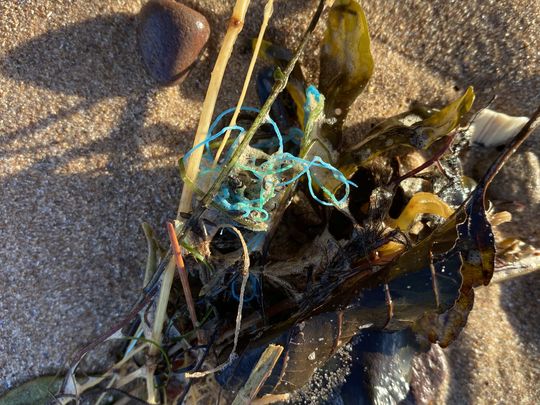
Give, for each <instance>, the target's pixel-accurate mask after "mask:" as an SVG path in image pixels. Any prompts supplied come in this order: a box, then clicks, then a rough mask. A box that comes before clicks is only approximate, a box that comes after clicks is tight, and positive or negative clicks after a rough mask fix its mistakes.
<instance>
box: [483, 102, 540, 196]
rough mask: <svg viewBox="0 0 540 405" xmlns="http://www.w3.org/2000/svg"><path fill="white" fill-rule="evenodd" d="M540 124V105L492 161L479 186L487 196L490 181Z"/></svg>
mask: <svg viewBox="0 0 540 405" xmlns="http://www.w3.org/2000/svg"><path fill="white" fill-rule="evenodd" d="M539 124H540V106H539V107H538V108H537V109H536V111H535V112H534V113H533V114H532V116H531V118H530V119H529V121H527V123H526V124H525V126H524V127H523V128H522V129H521V131H519V132H518V134H517V135H516V136H515V137H514V138H512V140H511V141H510V143H509V144H508V145H506V147H505V148H504V150H503V152H502V153H501V154H500V155H499V156H498V157H497V159H495V161H494V162H493V163H492V165H491V166H490V168H489V169H488V171H487V172H486V174H485V175H484V177H483V178H482V180H481V181H480V183H479V185H478V188H479V189H483V194H484V196H485V194H486V190H487V188H488V186H489V185H490V183H491V182H492V181H493V179H494V178H495V176H496V175H497V173H499V171H500V170H501V168H502V167H503V166H504V164H505V163H506V162H507V161H508V159H509V158H510V156H512V155H513V154H514V153H515V152H516V150H517V149H518V148H519V147H520V146H521V144H522V143H523V142H525V140H526V139H527V138H528V137H529V136H530V135H531V134H532V133H533V131H534V130H535V129H536V128H537V127H538V125H539Z"/></svg>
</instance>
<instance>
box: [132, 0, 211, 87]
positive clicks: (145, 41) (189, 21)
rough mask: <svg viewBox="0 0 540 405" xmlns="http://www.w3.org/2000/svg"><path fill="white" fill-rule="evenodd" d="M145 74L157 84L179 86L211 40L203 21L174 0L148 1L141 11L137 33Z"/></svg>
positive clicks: (208, 30) (202, 18) (200, 16)
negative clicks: (177, 84)
mask: <svg viewBox="0 0 540 405" xmlns="http://www.w3.org/2000/svg"><path fill="white" fill-rule="evenodd" d="M137 35H138V42H139V51H140V53H141V56H142V59H143V62H144V65H145V67H146V70H147V71H148V73H149V74H150V76H152V77H153V78H154V79H155V80H156V81H157V82H158V83H159V84H161V85H166V86H170V85H173V84H176V83H179V82H181V81H182V80H184V79H185V78H186V76H187V74H188V73H189V71H190V67H191V66H192V65H193V63H194V62H195V61H196V60H197V58H198V56H199V53H200V52H201V50H202V49H203V47H204V46H205V44H206V42H207V41H208V37H209V36H210V27H209V25H208V21H207V20H206V18H205V17H204V16H203V15H202V14H200V13H198V12H197V11H195V10H193V9H191V8H189V7H187V6H185V5H183V4H180V3H177V2H175V1H173V0H151V1H149V2H148V3H146V5H144V7H143V8H142V9H141V12H140V15H139V26H138V30H137Z"/></svg>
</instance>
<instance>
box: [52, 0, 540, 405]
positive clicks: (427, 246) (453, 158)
mask: <svg viewBox="0 0 540 405" xmlns="http://www.w3.org/2000/svg"><path fill="white" fill-rule="evenodd" d="M248 3H249V1H241V0H239V1H238V2H237V3H236V5H235V8H234V10H233V18H232V20H231V21H233V22H234V21H236V22H238V24H231V25H230V26H229V29H228V32H227V35H226V37H225V40H224V46H223V48H222V50H221V51H220V55H219V56H218V60H217V62H216V67H215V70H214V73H213V76H212V81H211V84H210V86H209V90H208V92H207V97H206V98H205V102H204V104H203V112H202V114H201V120H200V122H199V126H198V129H197V133H196V136H195V141H194V145H193V147H192V149H191V150H189V151H188V152H187V153H186V154H185V155H184V156H183V157H181V158H180V159H179V171H180V174H181V177H182V179H183V181H184V191H183V194H182V198H181V201H180V205H179V209H178V217H177V218H176V219H175V220H174V221H171V222H169V223H168V224H167V231H168V235H169V239H170V240H169V243H168V245H169V246H170V247H169V249H168V250H167V251H165V249H163V248H162V247H161V245H160V243H159V241H158V240H157V239H156V236H155V233H154V232H153V230H152V229H151V227H150V226H149V225H148V224H143V230H144V234H145V236H146V239H147V245H148V259H147V264H146V272H145V279H144V283H145V285H144V290H143V294H142V296H141V298H140V300H139V302H138V303H137V304H136V305H135V306H134V308H133V309H132V310H131V312H130V313H129V314H128V315H127V316H126V317H125V318H124V319H123V320H122V321H121V322H119V323H118V324H117V325H115V326H114V327H113V328H112V329H111V330H109V331H107V332H106V333H104V334H103V335H101V336H99V337H98V338H97V339H95V340H94V341H93V342H91V343H90V344H89V345H88V346H87V347H85V348H82V349H81V350H79V351H78V352H77V353H75V354H74V355H73V357H72V358H71V361H70V363H69V366H68V371H67V373H66V375H65V377H64V379H63V382H62V384H61V387H60V388H59V391H58V393H57V394H56V396H55V399H54V403H61V404H69V403H73V402H80V401H84V400H90V399H92V398H96V397H97V399H96V400H95V402H96V403H103V402H104V401H105V399H107V401H109V402H115V401H118V402H119V403H120V402H121V401H125V400H128V401H131V402H132V403H151V404H155V403H182V402H186V403H223V402H225V403H248V402H250V401H254V403H256V402H257V401H259V400H261V401H266V402H271V401H282V400H285V399H287V398H289V396H290V395H291V394H292V393H294V392H296V391H298V390H299V389H301V388H302V387H303V386H304V385H305V384H306V383H307V382H308V381H309V379H310V377H311V376H312V374H313V373H314V372H315V370H317V369H319V368H325V367H328V366H329V364H330V363H331V362H332V359H333V358H334V355H335V354H336V352H337V351H338V350H340V348H342V347H343V346H344V345H346V344H348V343H349V342H353V341H355V342H357V338H358V336H362V335H363V336H374V339H376V341H377V342H379V343H381V344H382V343H384V342H390V343H391V344H396V345H397V344H398V343H399V344H401V343H400V342H402V340H403V346H399V348H398V349H399V350H398V349H396V350H395V352H392V353H391V357H389V358H384V357H381V356H379V355H378V354H377V355H375V354H373V355H371V357H369V356H368V355H367V354H366V353H367V352H368V351H369V350H371V351H374V350H375V349H373V348H367V347H364V348H363V349H361V350H363V351H362V353H363V354H362V355H363V356H367V357H366V359H368V360H366V364H368V365H369V364H372V363H373V367H371V368H370V369H369V370H367V371H366V375H367V376H368V377H369V381H370V384H371V385H373V384H376V383H377V381H380V380H381V374H380V370H379V371H377V369H376V367H375V364H379V365H380V364H383V365H384V364H386V363H387V362H389V361H394V360H395V359H398V360H399V361H403V364H404V365H403V368H402V369H400V370H398V371H397V372H396V373H395V375H394V376H393V377H392V378H394V379H395V380H396V381H398V380H399V381H402V380H403V381H404V384H403V385H402V386H401V388H403V387H406V386H407V382H406V379H407V378H408V377H407V374H408V371H407V370H410V361H411V359H412V358H413V357H414V355H415V354H416V353H418V352H421V351H425V350H427V348H429V347H430V345H431V344H433V343H437V344H439V345H440V346H443V347H445V346H447V345H449V344H451V343H452V341H454V340H455V339H456V337H457V336H458V334H459V333H460V331H461V330H462V329H463V327H465V324H466V321H467V317H468V314H469V312H470V310H471V309H472V306H473V303H474V289H475V288H477V287H480V286H485V285H488V284H489V283H490V281H491V279H492V277H493V275H494V272H495V270H496V263H495V257H496V240H495V237H494V234H493V227H492V225H491V224H490V218H494V216H493V215H492V214H491V213H488V212H487V211H486V190H487V188H488V187H489V184H490V183H491V181H492V180H493V178H494V177H495V175H496V174H497V172H498V171H499V170H500V169H501V167H502V165H503V164H504V163H505V162H506V161H507V160H508V158H509V157H510V156H511V155H512V153H513V152H514V151H515V150H516V149H517V147H519V145H520V144H521V143H522V142H523V141H524V140H525V139H526V138H527V136H529V135H530V133H531V132H532V130H533V129H534V128H535V127H536V126H537V125H538V123H539V116H540V110H537V111H536V112H535V113H534V114H533V116H532V118H531V120H529V121H528V122H527V124H526V125H525V126H524V127H523V128H522V129H521V131H520V132H519V134H518V135H517V136H516V137H515V138H514V139H513V140H512V141H511V142H510V143H509V145H508V146H507V147H506V148H505V149H504V150H503V151H502V152H501V155H500V156H499V158H498V159H497V160H496V161H495V162H494V163H493V165H492V166H491V167H490V169H489V170H488V171H487V173H486V174H485V176H484V177H482V178H481V179H480V181H479V183H478V184H477V185H476V187H474V189H473V190H472V191H471V190H470V187H469V185H468V184H466V182H465V181H464V180H463V177H462V173H461V168H460V167H459V166H460V165H459V156H458V153H457V152H458V148H455V150H454V149H453V148H452V146H453V145H454V142H455V141H456V140H459V141H460V142H466V141H467V140H466V139H465V138H464V133H465V131H464V130H463V128H464V127H465V126H466V125H467V123H468V118H467V117H468V113H469V112H470V111H471V109H472V105H473V101H474V97H475V94H474V91H473V89H472V88H471V87H469V88H467V90H466V91H465V92H464V93H463V95H461V96H460V97H459V98H457V99H456V100H454V101H452V102H450V103H449V104H448V105H446V106H444V107H442V108H441V109H431V108H430V109H421V110H419V109H411V111H407V112H405V113H403V114H400V115H399V116H396V117H391V118H389V119H387V120H385V121H383V122H381V123H380V124H379V125H377V126H376V127H374V128H373V130H372V131H371V132H370V133H369V134H368V135H367V136H366V137H365V138H364V139H363V140H362V141H361V142H360V143H358V144H356V145H354V146H352V147H344V146H343V129H344V125H345V120H346V117H347V115H348V113H349V111H350V109H351V106H352V105H353V103H354V102H355V100H356V99H357V98H358V96H359V95H360V94H361V92H362V91H363V90H364V88H365V87H366V85H367V83H368V82H369V80H370V78H371V75H372V73H373V69H374V62H373V58H372V55H371V51H370V37H369V30H368V25H367V20H366V16H365V15H364V12H363V10H362V7H361V6H360V4H359V3H358V2H357V1H355V0H337V1H335V2H333V5H329V4H327V2H325V1H324V0H321V1H320V2H319V4H318V7H317V9H316V11H315V12H314V15H313V18H312V20H311V22H310V24H309V26H308V27H307V29H306V31H305V33H304V35H303V36H302V39H301V42H300V44H299V45H298V47H297V49H296V51H294V52H290V51H288V50H287V49H285V48H282V47H280V46H277V45H275V44H272V43H271V42H268V41H264V40H263V37H264V34H265V30H266V26H267V23H268V21H269V19H270V17H271V15H272V10H273V2H272V1H271V0H270V1H269V2H268V3H267V6H266V7H265V16H264V19H263V24H262V27H261V30H260V33H259V36H258V38H257V40H255V41H254V45H253V57H252V61H251V64H250V66H249V68H248V72H247V75H246V80H245V81H244V88H243V91H242V95H241V96H240V98H239V100H238V103H237V105H236V107H234V108H231V109H228V110H225V111H224V112H222V113H220V114H218V116H217V117H216V118H215V119H214V120H213V121H212V116H213V110H214V106H215V103H216V100H217V97H218V93H219V87H220V83H221V79H222V77H223V72H224V69H225V66H226V64H227V60H228V58H229V56H230V51H231V50H232V47H233V45H234V42H235V40H236V37H237V36H238V34H239V32H240V30H241V24H242V21H243V19H244V17H245V15H246V11H247V6H248ZM327 9H329V11H328V19H327V26H326V31H325V33H324V37H323V40H322V46H321V56H320V62H321V71H320V77H319V84H318V87H317V86H315V85H313V84H309V83H307V82H306V79H305V77H304V75H303V73H302V69H301V68H300V66H299V65H298V64H297V62H298V60H299V58H300V55H301V54H302V52H303V50H304V49H305V47H306V44H307V43H308V41H309V40H310V38H311V36H312V33H313V32H314V30H315V28H316V26H317V24H318V22H319V20H320V18H321V16H322V15H323V14H324V11H325V10H327ZM257 60H259V61H260V62H263V63H265V64H266V66H263V67H261V69H260V72H259V74H258V75H257V80H256V84H255V85H256V87H257V90H258V94H259V97H260V100H261V103H262V106H261V107H260V108H255V107H247V106H245V105H244V95H245V92H246V89H247V86H248V84H249V83H250V78H251V75H252V73H253V72H254V67H255V63H256V61H257ZM229 116H230V117H231V118H230V120H229V121H228V123H226V122H225V120H226V119H228V117H229ZM500 218H502V216H501V217H500ZM500 218H499V219H500ZM175 279H179V280H180V284H178V283H176V282H175ZM114 340H120V341H123V342H124V343H125V345H124V347H123V350H122V351H121V353H120V360H119V361H118V362H116V363H115V364H114V365H112V366H111V368H110V369H108V370H106V371H105V372H104V373H102V374H100V375H94V376H84V375H82V374H81V373H80V372H79V365H80V363H81V361H82V360H83V358H84V357H85V356H86V355H87V354H88V353H89V352H90V351H92V350H94V349H96V348H99V347H101V346H102V345H103V344H104V343H105V342H107V341H114ZM392 342H393V343H392ZM396 342H397V343H396ZM375 346H376V345H375ZM359 350H360V349H359ZM377 350H378V349H377ZM381 350H382V349H381ZM375 351H376V350H375ZM379 354H380V353H379ZM394 356H395V357H394ZM370 358H371V359H375V360H373V361H372V362H371V363H370V361H371V360H369V359H370ZM396 361H397V360H396ZM353 370H354V367H353ZM394 371H395V370H394ZM353 374H354V373H353ZM403 381H402V382H403ZM351 387H352V386H351V384H347V383H346V384H345V385H343V386H342V387H341V388H339V387H338V391H339V389H341V391H340V392H338V394H339V395H338V396H340V395H341V397H342V398H345V397H350V396H351V395H353V396H354V395H355V394H354V389H355V388H354V387H353V388H351ZM364 388H365V389H366V390H367V391H369V392H368V394H366V395H367V398H368V399H369V400H371V401H382V400H390V399H392V398H393V399H395V398H394V397H393V396H392V395H397V396H399V397H400V398H399V399H400V400H401V399H403V398H404V396H406V395H407V392H406V390H405V389H403V390H398V391H399V392H397V391H396V392H394V393H388V394H386V395H385V394H381V393H373V392H371V391H370V389H371V388H372V387H370V386H369V384H368V387H367V388H366V387H364ZM351 389H352V393H351Z"/></svg>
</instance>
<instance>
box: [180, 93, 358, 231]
mask: <svg viewBox="0 0 540 405" xmlns="http://www.w3.org/2000/svg"><path fill="white" fill-rule="evenodd" d="M309 96H313V97H314V98H315V101H317V102H318V101H319V100H320V97H321V95H320V93H319V92H318V90H317V89H316V88H315V87H314V86H309V87H308V88H307V90H306V97H307V100H306V103H305V104H304V112H305V117H306V118H305V119H306V121H305V123H304V124H306V123H307V119H308V117H309V114H310V113H311V109H310V103H309V102H308V100H309ZM242 110H244V111H251V112H256V113H258V112H259V110H258V109H257V108H253V107H242ZM234 111H235V108H229V109H227V110H225V111H223V112H222V113H221V114H219V115H218V116H217V118H216V119H215V120H214V122H213V123H212V125H211V126H210V128H209V131H208V134H207V136H206V139H205V140H204V141H202V142H200V143H198V144H197V145H195V146H194V147H193V148H192V149H191V150H189V151H188V153H186V155H185V156H184V159H187V158H189V156H191V154H192V153H193V152H194V151H195V150H196V149H198V148H200V147H204V148H205V154H204V158H205V160H206V161H207V166H208V167H202V168H201V173H203V174H211V173H216V174H217V173H219V171H221V167H219V166H217V167H212V162H213V156H212V153H211V147H210V142H212V141H214V140H216V139H218V138H219V137H221V136H223V134H225V133H226V132H227V131H238V136H237V137H236V139H235V140H234V141H233V143H232V145H231V147H230V148H229V150H228V152H227V154H226V155H225V158H224V161H228V160H229V158H230V156H231V155H232V153H233V152H234V150H235V148H236V146H237V145H238V143H239V142H240V140H241V139H242V135H243V134H244V133H245V132H246V130H245V129H244V128H243V127H241V126H239V125H233V126H226V127H224V128H222V129H221V130H220V131H218V132H217V133H215V134H214V133H213V132H214V131H215V129H216V127H217V126H218V124H219V123H220V122H221V120H222V119H223V117H225V116H226V115H228V114H231V113H232V112H234ZM265 123H269V124H270V125H271V126H272V128H273V131H274V133H275V135H276V138H277V141H278V150H277V151H276V152H275V153H273V154H271V155H268V159H267V160H265V161H264V162H262V163H257V158H256V157H252V158H250V159H248V161H247V162H246V163H245V164H237V165H236V168H237V169H239V170H240V171H244V172H249V173H251V174H252V175H253V176H254V177H255V179H253V181H254V184H255V186H256V187H253V186H254V185H253V184H252V185H251V193H253V192H254V191H255V193H254V194H255V195H257V194H258V196H257V198H255V199H253V198H249V196H247V195H246V194H245V193H246V191H247V186H248V185H241V186H240V187H238V188H237V189H232V190H231V188H230V186H229V185H228V184H223V185H222V187H221V189H220V190H219V192H218V193H217V195H216V197H215V202H216V203H217V204H219V205H220V206H221V207H223V208H224V209H225V210H226V211H229V212H239V213H240V214H241V215H242V217H243V218H249V217H250V216H251V219H252V220H253V221H255V222H266V221H268V219H269V218H270V214H269V212H268V211H267V210H266V209H265V208H264V207H265V205H266V204H267V203H268V202H269V201H270V200H271V199H272V198H274V197H275V196H276V194H277V192H278V189H279V188H283V187H286V186H288V185H290V184H292V183H294V182H295V181H297V180H299V179H300V178H301V177H302V176H304V175H305V176H306V177H307V183H308V189H309V192H310V194H311V196H312V197H313V199H314V200H315V201H317V202H318V203H320V204H322V205H326V206H333V205H338V206H339V205H342V204H344V203H345V202H346V200H347V198H348V196H349V193H350V186H353V187H357V186H356V184H355V183H353V182H352V181H350V180H348V179H347V178H346V177H345V175H344V174H343V173H341V172H340V171H339V170H338V169H336V168H335V167H334V166H332V165H331V164H329V163H326V162H325V161H324V160H322V159H321V158H320V157H319V156H315V157H314V158H313V159H311V160H306V159H303V158H300V157H298V156H294V155H292V154H291V153H289V152H284V143H285V142H289V141H293V142H294V143H298V144H300V143H301V139H302V137H303V136H304V133H303V132H302V131H301V130H300V129H298V128H291V129H289V133H288V134H287V136H286V139H285V142H284V137H283V136H282V134H281V131H280V130H279V127H278V125H277V124H276V122H275V121H274V120H273V119H272V118H270V117H269V116H267V117H266V118H265ZM295 168H298V169H299V171H298V173H296V174H294V175H293V177H292V178H290V179H288V180H283V181H280V179H279V177H277V176H280V175H284V174H285V173H286V172H288V171H290V170H294V169H295ZM313 168H318V169H323V170H329V171H330V172H331V173H332V176H333V177H334V178H335V179H336V180H338V181H339V182H340V183H342V184H343V185H344V186H345V192H344V195H343V197H342V198H340V199H339V200H338V199H337V198H336V196H335V194H334V193H332V192H331V191H330V190H328V189H327V188H326V187H324V186H323V185H322V184H321V182H320V181H319V179H318V178H317V176H316V175H315V174H314V173H312V171H311V170H312V169H313ZM313 182H315V184H317V186H318V187H319V188H320V189H321V190H322V192H323V193H324V195H326V197H328V199H329V200H330V201H331V202H328V201H324V200H322V199H320V198H319V197H318V196H317V193H316V192H315V190H314V187H313ZM257 190H258V191H257ZM252 213H256V214H257V215H255V216H252Z"/></svg>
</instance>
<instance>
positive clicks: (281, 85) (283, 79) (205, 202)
mask: <svg viewBox="0 0 540 405" xmlns="http://www.w3.org/2000/svg"><path fill="white" fill-rule="evenodd" d="M325 3H326V2H325V0H319V5H318V7H317V10H316V11H315V14H314V15H313V17H312V18H311V22H310V24H309V26H308V28H307V30H306V31H305V33H304V35H303V37H302V41H301V42H300V45H299V46H298V48H297V50H296V52H295V53H294V56H293V57H292V59H291V60H290V61H289V63H288V64H287V67H286V68H285V71H283V72H281V74H280V77H278V78H277V80H276V82H275V84H274V87H273V89H272V92H271V93H270V96H269V97H268V98H267V99H266V102H265V103H264V105H263V106H262V107H261V111H260V112H259V114H258V115H257V117H256V118H255V120H254V121H253V124H252V125H251V127H250V128H249V130H248V131H247V132H246V133H245V135H244V137H243V139H242V142H241V143H240V144H239V145H238V147H237V148H236V149H235V151H234V153H233V155H232V156H231V159H230V160H229V162H228V163H227V164H226V165H225V166H224V167H223V169H222V170H221V172H220V173H219V175H218V177H217V179H216V180H215V182H214V183H213V184H212V186H211V187H210V189H209V190H208V192H207V193H206V194H205V195H204V197H203V198H202V199H201V201H200V203H199V205H198V206H197V208H196V209H195V211H194V212H193V213H192V214H191V216H190V217H189V219H188V220H187V221H186V222H185V223H184V226H183V227H182V229H181V230H180V232H178V239H179V240H183V239H184V237H185V236H186V233H187V231H188V229H190V228H191V227H192V226H193V224H194V223H196V221H198V220H199V218H200V217H201V215H202V214H203V213H204V212H205V211H206V210H207V209H208V207H209V206H210V204H211V202H212V200H213V199H214V198H215V196H216V194H217V191H218V190H219V187H220V186H221V184H222V183H223V181H224V180H225V179H226V178H227V176H228V175H229V173H230V172H231V170H232V169H233V167H234V165H235V163H236V162H237V161H238V159H239V158H240V156H241V155H242V153H243V151H244V149H245V148H246V147H247V146H248V144H249V142H250V141H251V139H252V138H253V136H254V135H255V132H257V130H258V129H259V128H260V127H261V125H262V124H264V120H265V118H266V116H267V115H268V114H269V112H270V108H271V107H272V104H273V103H274V101H275V100H276V98H277V96H278V95H279V94H280V93H281V92H282V91H283V89H285V86H286V85H287V81H288V79H289V76H290V75H291V73H292V71H293V69H294V67H295V66H296V63H297V62H298V59H299V58H300V55H301V54H302V52H303V50H304V48H305V47H306V44H307V42H308V40H309V36H310V34H311V33H312V32H313V30H314V29H315V27H316V26H317V23H318V22H319V19H320V17H321V15H322V13H323V11H324V8H325ZM171 258H172V256H171V250H170V249H169V251H168V252H167V255H166V257H165V258H164V259H163V260H162V262H161V263H160V265H159V266H158V268H157V270H156V272H155V273H154V275H153V277H152V279H151V280H150V282H149V283H148V284H147V286H146V287H145V288H144V292H145V293H148V291H150V289H152V287H153V286H154V285H155V284H156V283H157V282H158V280H159V279H160V278H161V275H162V274H163V272H164V271H165V268H166V267H167V263H168V262H169V260H170V259H171Z"/></svg>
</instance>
